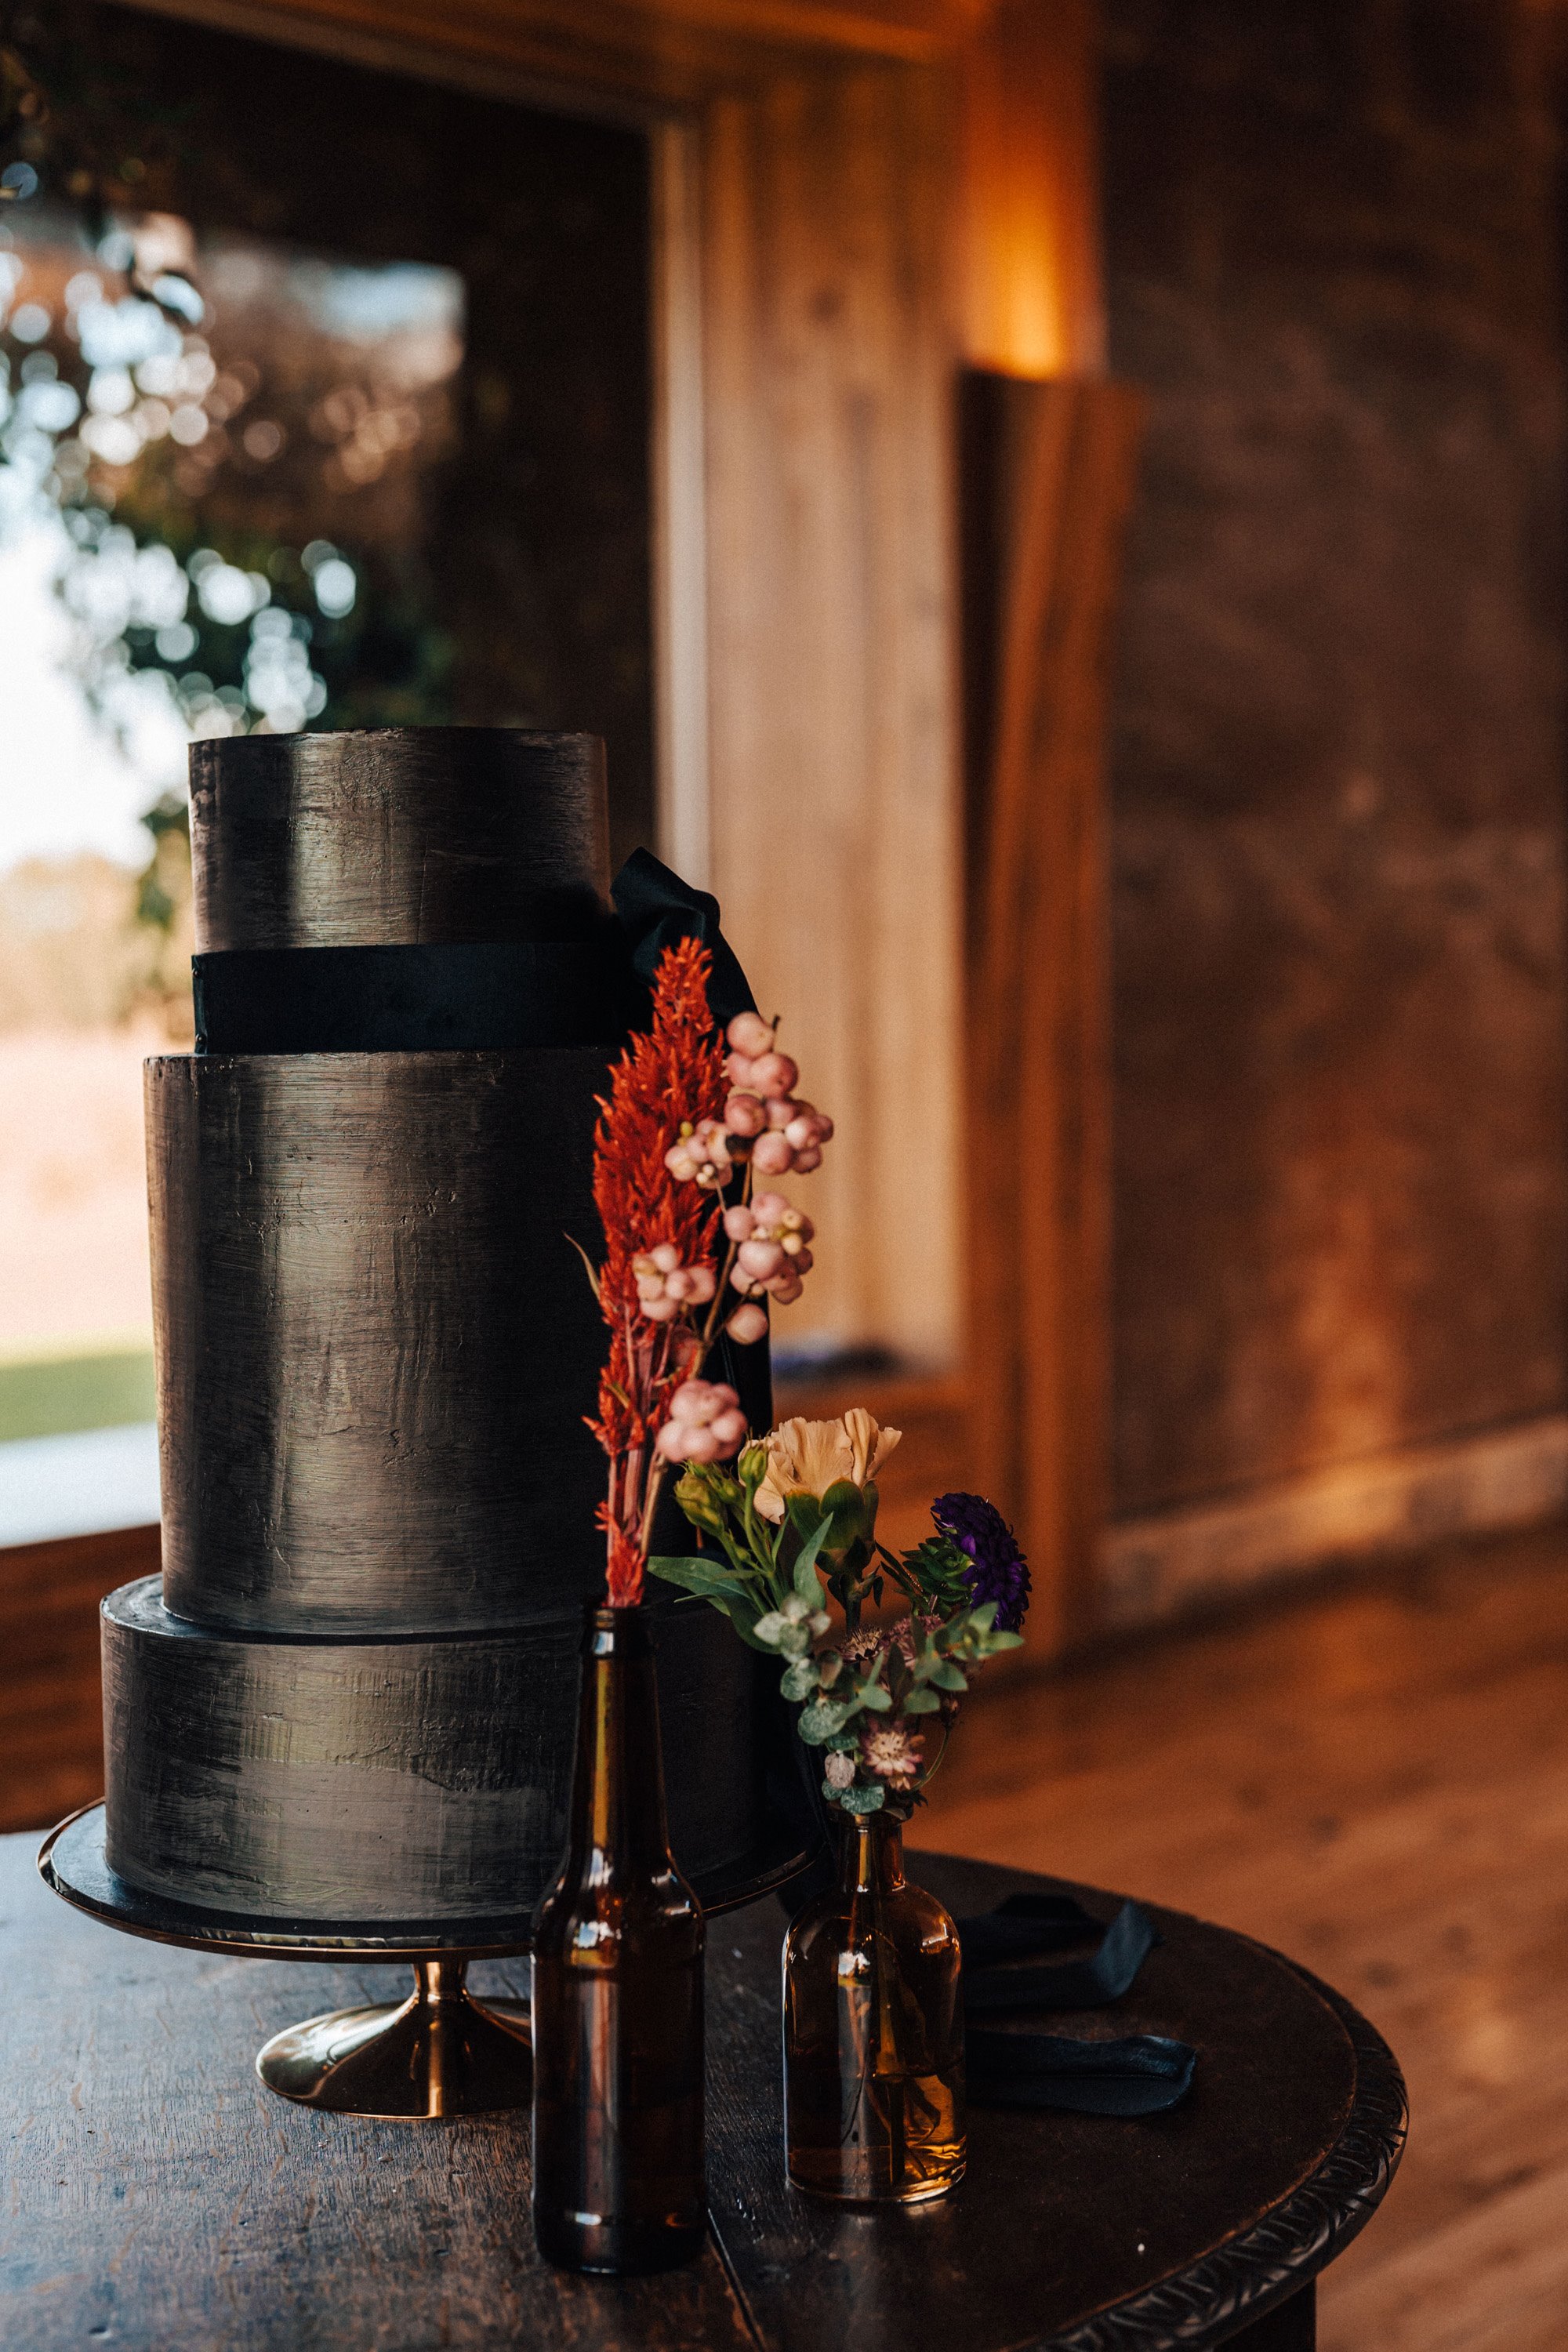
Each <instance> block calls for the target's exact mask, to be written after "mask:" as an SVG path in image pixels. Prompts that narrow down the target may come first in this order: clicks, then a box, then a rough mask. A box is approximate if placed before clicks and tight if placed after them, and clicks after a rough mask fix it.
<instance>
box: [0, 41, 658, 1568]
mask: <svg viewBox="0 0 1568 2352" xmlns="http://www.w3.org/2000/svg"><path fill="white" fill-rule="evenodd" d="M93 23H94V27H95V37H94V39H93V41H92V44H91V57H92V66H91V68H90V71H89V74H88V76H87V79H86V81H85V83H83V82H81V81H80V80H79V78H78V79H73V80H72V81H71V82H70V84H69V85H68V88H69V91H70V96H69V100H68V104H67V103H66V102H65V101H62V102H61V105H60V106H59V107H58V108H56V109H55V111H54V115H53V116H52V118H51V120H52V121H53V124H54V131H55V133H56V134H58V135H57V140H56V147H57V150H58V152H55V151H51V150H50V149H49V148H48V147H47V145H46V148H45V150H44V152H42V153H41V155H40V162H39V165H38V181H39V184H38V186H37V190H36V191H35V192H32V193H29V194H26V195H25V196H24V197H22V198H21V199H19V200H17V201H15V202H13V203H11V204H9V205H6V206H5V209H4V211H3V212H0V411H3V415H0V711H3V712H4V713H5V740H4V745H3V749H0V926H3V928H0V1100H3V1102H4V1104H5V1116H4V1121H3V1130H0V1200H3V1201H4V1204H5V1214H4V1217H3V1218H0V1441H10V1443H9V1444H8V1446H6V1447H5V1452H4V1454H0V1541H6V1540H10V1541H18V1540H23V1539H26V1538H28V1537H30V1536H34V1535H38V1534H44V1533H50V1532H66V1531H67V1528H68V1525H75V1526H83V1527H85V1526H90V1525H95V1524H111V1523H114V1522H116V1521H119V1522H120V1523H125V1521H126V1518H127V1515H128V1514H129V1516H130V1517H146V1516H148V1515H149V1498H150V1497H152V1496H153V1495H154V1494H155V1489H154V1488H153V1486H152V1483H151V1480H152V1465H153V1450H152V1445H151V1437H150V1431H149V1429H148V1426H147V1424H148V1420H149V1416H150V1412H151V1360H150V1353H149V1348H150V1339H149V1311H148V1304H147V1271H146V1242H145V1204H144V1177H143V1171H142V1140H141V1108H140V1097H141V1076H140V1064H141V1061H142V1056H143V1055H145V1054H146V1053H147V1052H149V1051H157V1050H162V1049H164V1048H165V1047H166V1045H167V1043H168V1041H169V1040H171V1039H174V1040H176V1041H186V1040H188V1037H189V1026H190V1015H189V985H188V968H187V958H188V955H189V947H190V940H189V907H188V900H189V865H188V851H187V847H186V841H185V835H184V751H185V746H186V744H187V742H188V741H189V740H190V739H191V738H192V737H193V736H195V735H198V734H204V733H213V732H225V733H228V732H234V731H237V730H253V729H257V728H268V729H292V728H298V727H300V726H310V725H321V726H353V725H367V724H368V725H388V724H405V723H421V722H440V721H452V720H457V721H459V722H460V721H473V722H478V723H485V724H502V725H535V726H563V727H587V728H593V729H595V730H597V731H599V732H601V733H603V734H604V735H605V737H606V739H607V741H608V745H609V754H610V773H611V779H612V795H613V805H612V830H613V835H614V849H615V852H616V854H617V855H624V854H625V853H626V851H627V850H628V849H629V848H630V847H632V846H633V845H635V844H636V843H637V842H638V841H642V840H647V839H650V838H651V833H652V798H653V783H652V733H653V730H652V718H651V709H650V683H649V669H650V659H649V642H648V640H649V577H648V573H649V516H648V481H647V470H648V458H647V450H648V436H649V386H648V373H649V369H648V341H649V337H648V265H647V248H648V227H647V216H648V194H647V178H648V160H647V147H646V142H645V141H644V140H643V139H642V138H641V137H640V136H639V135H638V134H637V133H636V132H633V131H627V130H624V129H621V128H618V127H608V126H604V125H599V124H593V123H586V122H582V121H569V120H565V119H563V118H557V117H553V116H549V115H545V114H542V113H538V112H534V111H531V110H524V109H521V108H517V107H512V106H509V105H506V104H504V103H501V102H499V101H492V100H481V99H476V98H472V97H468V96H463V95H459V94H457V93H453V92H450V91H445V90H440V89H433V88H430V87H427V86H426V85H425V84H423V83H419V82H416V81H413V80H405V79H402V78H400V77H396V76H392V75H385V74H379V73H372V72H368V71H364V70H362V69H360V68H353V67H348V66H342V65H339V64H335V63H326V62H323V61H322V60H321V59H318V58H312V57H308V56H305V55H301V54H299V53H296V52H292V51H288V50H283V49H275V48H272V47H268V46H265V45H262V44H258V43H254V42H249V41H246V40H241V39H238V38H236V37H231V36H228V35H223V34H218V33H211V32H207V31H205V30H200V29H197V28H194V27H192V26H186V25H182V24H178V23H174V22H168V23H163V22H159V21H157V20H154V19H153V18H143V17H139V16H133V15H129V14H127V13H125V12H123V11H121V9H118V8H113V7H110V8H105V9H102V10H100V11H98V12H96V13H95V16H94V19H93ZM48 63H49V61H48V59H47V58H44V59H41V60H40V61H39V63H38V68H37V69H38V71H39V74H40V76H41V77H42V78H43V79H45V80H46V81H47V71H48ZM127 91H130V92H135V93H142V94H143V95H142V97H141V98H140V99H139V100H128V99H127V98H126V96H125V93H126V92H127ZM148 93H155V94H156V95H155V100H154V99H153V98H152V97H149V96H147V95H145V94H148ZM127 105H131V107H132V116H131V121H130V124H129V127H127V126H126V122H125V120H124V115H123V110H124V108H125V107H126V106H127ZM138 105H140V106H141V107H142V108H143V109H144V117H139V116H138V114H137V112H136V107H137V106H138ZM95 107H99V108H100V111H101V113H102V116H103V121H108V120H109V119H110V110H115V109H117V110H121V111H120V112H118V113H115V114H114V115H113V121H114V127H115V133H116V136H115V140H114V142H113V146H114V152H115V154H116V155H117V157H118V158H119V160H118V161H117V162H116V163H115V165H114V170H115V172H116V173H118V174H119V177H120V182H121V184H120V185H119V187H118V190H117V192H116V201H115V202H114V203H113V204H112V205H110V208H109V210H108V212H107V214H105V215H101V216H99V217H92V216H90V215H89V209H88V208H87V207H86V206H85V205H82V204H81V203H80V202H76V201H73V200H72V199H71V194H70V182H71V177H72V175H71V174H70V173H69V172H68V171H67V170H66V168H65V166H66V163H67V162H68V151H69V150H70V149H71V147H72V142H74V144H75V149H76V150H77V151H80V150H81V149H82V147H83V146H84V145H87V146H90V145H91V142H92V141H93V140H94V138H98V139H99V141H100V144H101V143H102V141H103V139H105V138H107V137H108V132H107V131H106V130H104V129H103V127H102V123H101V122H100V118H99V116H98V115H95V113H94V108H95ZM73 110H74V111H73ZM128 146H129V147H130V148H131V149H132V151H134V152H129V153H127V154H124V155H121V154H120V150H121V149H122V148H126V147H128ZM51 155H53V161H51ZM132 166H135V167H137V168H135V169H132ZM111 1426H118V1427H120V1428H121V1429H122V1430H126V1431H129V1432H131V1434H130V1435H122V1436H121V1437H119V1438H117V1439H116V1440H115V1441H113V1443H112V1444H108V1442H106V1441H97V1442H95V1450H93V1452H92V1454H91V1460H92V1461H94V1462H96V1463H97V1464H98V1465H100V1467H99V1471H97V1472H94V1471H92V1470H91V1468H90V1466H89V1467H88V1468H85V1469H84V1468H83V1467H82V1466H81V1465H83V1464H86V1463H88V1461H89V1457H88V1455H87V1454H80V1455H79V1456H73V1457H72V1458H73V1460H76V1461H77V1463H78V1466H77V1468H76V1469H75V1470H73V1471H72V1472H71V1474H70V1475H69V1476H67V1475H65V1469H64V1463H65V1457H64V1455H62V1454H61V1453H60V1452H59V1448H60V1447H61V1446H62V1445H65V1444H78V1445H79V1444H80V1443H81V1441H80V1440H79V1438H72V1436H71V1434H70V1433H80V1432H84V1431H89V1430H92V1429H95V1428H105V1427H111ZM40 1445H41V1446H43V1447H44V1448H45V1449H46V1450H45V1452H44V1453H43V1454H40V1453H39V1451H38V1448H39V1446H40ZM50 1448H53V1449H54V1451H53V1452H50V1451H48V1449H50ZM111 1456H112V1457H113V1458H114V1460H116V1461H118V1463H119V1465H120V1467H119V1468H118V1469H116V1470H113V1471H112V1473H111V1469H110V1467H109V1466H107V1465H110V1458H111ZM131 1464H139V1465H140V1467H139V1468H135V1467H132V1468H128V1467H127V1465H131ZM95 1477H96V1478H98V1481H99V1485H100V1488H101V1490H102V1491H101V1492H100V1495H99V1496H98V1499H97V1500H96V1502H95V1501H94V1499H93V1496H92V1494H91V1493H90V1491H89V1490H90V1488H91V1486H92V1485H93V1481H94V1478H95ZM117 1478H118V1479H121V1481H122V1482H124V1481H129V1483H128V1484H125V1483H122V1485H121V1486H118V1487H117V1486H115V1485H114V1481H115V1479H117ZM138 1480H140V1484H139V1485H138V1484H137V1481H138ZM84 1481H85V1484H84ZM40 1482H41V1483H40ZM110 1488H113V1492H112V1493H110ZM67 1490H69V1494H70V1497H71V1499H70V1500H69V1502H68V1505H67V1506H66V1507H65V1508H66V1517H65V1519H64V1520H62V1521H60V1522H59V1523H58V1524H56V1522H55V1519H54V1518H53V1517H51V1511H56V1512H58V1508H59V1507H58V1506H51V1507H49V1509H45V1508H44V1507H43V1506H42V1505H41V1504H40V1503H39V1502H38V1500H37V1497H38V1496H39V1494H40V1493H53V1494H56V1495H58V1496H65V1495H66V1493H67ZM7 1494H9V1495H10V1496H11V1497H12V1500H11V1502H10V1504H9V1505H8V1504H7V1500H6V1496H7ZM18 1496H20V1497H21V1498H22V1499H21V1500H20V1501H18V1500H17V1499H16V1497H18ZM133 1496H140V1497H141V1500H140V1502H139V1503H138V1504H137V1505H136V1507H135V1508H132V1497H133ZM45 1519H48V1520H49V1524H48V1525H45V1524H44V1521H45Z"/></svg>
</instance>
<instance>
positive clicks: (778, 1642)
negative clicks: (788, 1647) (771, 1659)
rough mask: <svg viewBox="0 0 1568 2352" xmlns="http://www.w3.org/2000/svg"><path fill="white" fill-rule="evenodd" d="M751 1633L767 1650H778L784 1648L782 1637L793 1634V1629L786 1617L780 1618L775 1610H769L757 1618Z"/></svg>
mask: <svg viewBox="0 0 1568 2352" xmlns="http://www.w3.org/2000/svg"><path fill="white" fill-rule="evenodd" d="M794 1632H795V1627H794V1626H793V1625H792V1624H791V1623H790V1622H789V1619H788V1618H787V1617H781V1616H780V1614H779V1612H778V1611H777V1610H776V1609H769V1610H766V1611H764V1612H763V1615H762V1616H761V1617H759V1618H758V1620H757V1622H756V1623H755V1624H754V1625H753V1626H752V1633H754V1634H755V1635H756V1637H757V1639H758V1641H759V1642H761V1643H764V1644H765V1646H766V1647H767V1648H768V1649H770V1650H779V1649H782V1648H783V1647H784V1636H785V1635H786V1634H787V1633H794Z"/></svg>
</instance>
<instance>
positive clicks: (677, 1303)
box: [632, 1242, 719, 1323]
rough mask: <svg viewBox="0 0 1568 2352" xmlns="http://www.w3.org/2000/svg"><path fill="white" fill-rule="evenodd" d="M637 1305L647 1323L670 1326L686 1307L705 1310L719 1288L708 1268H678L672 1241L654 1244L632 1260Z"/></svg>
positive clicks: (715, 1276) (707, 1266) (678, 1255)
mask: <svg viewBox="0 0 1568 2352" xmlns="http://www.w3.org/2000/svg"><path fill="white" fill-rule="evenodd" d="M632 1274H633V1276H634V1277H635V1279H636V1282H637V1305H638V1306H639V1307H641V1309H642V1311H643V1313H644V1314H645V1315H646V1316H647V1319H648V1321H649V1322H650V1323H673V1322H674V1320H675V1318H676V1317H677V1316H678V1315H680V1314H683V1313H684V1312H685V1310H686V1308H687V1307H706V1306H707V1304H708V1302H709V1300H710V1298H711V1297H712V1296H713V1293H714V1292H715V1290H717V1288H718V1287H719V1277H718V1276H717V1275H716V1274H715V1272H714V1271H713V1268H712V1267H711V1266H710V1265H681V1263H680V1252H679V1250H678V1249H677V1248H676V1246H675V1244H674V1243H673V1242H658V1243H656V1244H654V1246H653V1248H652V1249H650V1250H642V1251H640V1252H639V1253H638V1255H637V1256H636V1257H634V1258H633V1260H632Z"/></svg>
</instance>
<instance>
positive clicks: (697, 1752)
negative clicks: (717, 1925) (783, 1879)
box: [102, 1577, 772, 1925]
mask: <svg viewBox="0 0 1568 2352" xmlns="http://www.w3.org/2000/svg"><path fill="white" fill-rule="evenodd" d="M650 1615H651V1616H652V1617H653V1618H654V1620H655V1623H656V1627H657V1636H658V1686H659V1706H660V1715H661V1719H662V1730H663V1743H664V1763H665V1775H666V1782H667V1787H668V1798H669V1822H670V1841H671V1843H672V1845H673V1847H674V1849H675V1852H676V1855H677V1857H678V1859H679V1862H680V1864H681V1865H682V1867H683V1868H684V1869H685V1870H686V1871H688V1872H689V1873H690V1874H698V1873H706V1872H711V1871H716V1870H719V1869H721V1868H722V1866H723V1865H724V1864H727V1863H729V1862H731V1861H732V1860H737V1859H738V1858H739V1857H741V1856H742V1855H743V1854H744V1853H746V1852H747V1851H748V1849H749V1848H750V1847H751V1846H752V1843H753V1842H754V1840H755V1838H756V1836H757V1833H758V1826H759V1813H760V1810H761V1807H760V1786H761V1780H762V1760H761V1757H760V1754H759V1744H760V1737H761V1726H762V1719H763V1716H764V1715H765V1713H766V1700H765V1689H764V1688H763V1686H760V1685H759V1682H758V1673H757V1670H758V1668H759V1667H763V1669H764V1670H765V1669H766V1667H767V1662H766V1661H765V1660H763V1659H761V1658H759V1657H758V1656H757V1654H755V1653H753V1652H752V1651H749V1650H747V1649H745V1648H744V1647H743V1646H742V1643H740V1642H739V1641H738V1640H737V1639H736V1636H735V1634H734V1633H733V1631H732V1630H731V1627H730V1625H729V1624H728V1622H726V1621H725V1619H724V1618H722V1617H721V1616H720V1615H719V1613H718V1612H716V1611H714V1610H712V1609H710V1608H709V1607H707V1606H706V1604H704V1603H702V1602H700V1601H672V1602H659V1603H657V1604H655V1605H654V1607H653V1608H652V1609H651V1610H650ZM102 1628H103V1705H104V1748H105V1762H106V1775H107V1781H108V1787H107V1794H106V1809H107V1837H106V1854H107V1859H108V1862H109V1864H110V1868H111V1869H112V1870H114V1871H115V1872H117V1873H118V1874H119V1875H120V1876H121V1878H123V1879H125V1880H127V1881H129V1883H130V1884H131V1885H133V1886H136V1887H139V1888H141V1889H142V1891H143V1892H145V1893H149V1894H153V1895H165V1896H170V1897H173V1898H174V1900H175V1901H178V1902H184V1903H195V1904H200V1905H205V1906H210V1907H212V1908H214V1909H217V1910H223V1911H231V1912H238V1913H242V1914H245V1915H247V1916H252V1917H258V1918H268V1919H290V1920H310V1921H322V1922H344V1921H360V1922H363V1923H366V1924H367V1925H368V1924H370V1923H374V1922H380V1921H406V1920H434V1919H445V1918H474V1917H484V1916H498V1915H502V1914H506V1915H510V1914H515V1913H517V1912H519V1911H522V1910H526V1909H529V1908H531V1906H532V1905H533V1903H534V1902H535V1901H536V1900H537V1898H538V1896H539V1895H540V1894H541V1893H542V1890H543V1888H544V1887H545V1885H547V1884H548V1882H549V1881H550V1879H551V1878H552V1876H553V1875H554V1873H555V1871H556V1869H557V1867H558V1865H559V1864H560V1861H561V1857H562V1853H563V1844H564V1838H565V1830H566V1802H567V1790H568V1783H569V1780H570V1776H571V1768H572V1755H573V1747H574V1727H575V1719H576V1704H577V1686H578V1651H579V1647H580V1644H581V1641H582V1623H581V1620H580V1619H579V1618H576V1617H571V1618H561V1619H558V1620H554V1621H552V1622H545V1623H542V1624H538V1625H534V1626H531V1627H529V1628H527V1629H525V1630H522V1631H518V1632H513V1633H457V1634H448V1635H445V1636H431V1635H421V1636H416V1637H411V1638H405V1639H404V1640H400V1641H384V1642H378V1641H374V1640H353V1641H344V1640H342V1638H341V1637H337V1638H333V1639H330V1640H322V1641H316V1640H310V1639H293V1640H281V1639H268V1638H259V1637H258V1636H256V1635H253V1634H246V1633H227V1632H223V1631H216V1630H214V1629H212V1628H210V1627H207V1626H199V1625H194V1624H191V1623H189V1622H186V1621H184V1619H181V1618H178V1617H174V1616H172V1615H171V1614H170V1613H169V1612H168V1611H167V1610H166V1609H165V1608H164V1606H163V1598H162V1593H161V1590H160V1585H159V1580H158V1579H157V1578H156V1577H146V1578H144V1579H142V1580H141V1581H140V1582H139V1583H135V1584H127V1585H124V1586H122V1587H121V1590H120V1591H118V1592H112V1593H110V1596H109V1598H108V1600H107V1601H105V1602H104V1603H103V1609H102ZM768 1679H769V1680H771V1679H772V1676H771V1675H769V1676H768Z"/></svg>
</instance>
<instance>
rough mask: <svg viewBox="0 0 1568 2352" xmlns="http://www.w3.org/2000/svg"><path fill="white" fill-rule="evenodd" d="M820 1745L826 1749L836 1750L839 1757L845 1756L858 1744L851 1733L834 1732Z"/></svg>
mask: <svg viewBox="0 0 1568 2352" xmlns="http://www.w3.org/2000/svg"><path fill="white" fill-rule="evenodd" d="M822 1745H823V1747H824V1748H830V1749H831V1748H837V1750H838V1752H839V1754H840V1755H842V1756H847V1755H848V1754H849V1753H850V1751H851V1750H852V1749H854V1748H858V1747H859V1745H860V1742H859V1741H858V1739H857V1738H856V1737H855V1734H854V1733H853V1732H852V1731H835V1732H833V1733H832V1734H831V1735H830V1736H829V1737H828V1738H826V1739H825V1740H824V1741H823V1742H822Z"/></svg>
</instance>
